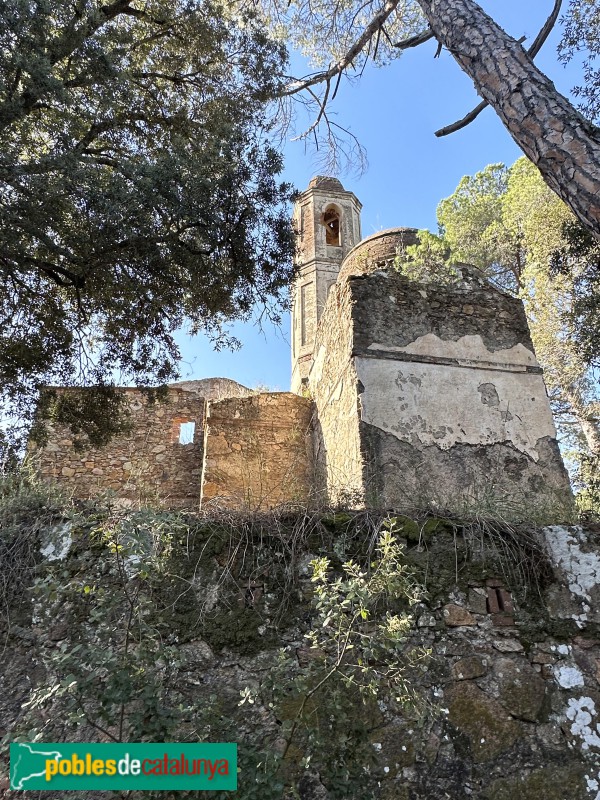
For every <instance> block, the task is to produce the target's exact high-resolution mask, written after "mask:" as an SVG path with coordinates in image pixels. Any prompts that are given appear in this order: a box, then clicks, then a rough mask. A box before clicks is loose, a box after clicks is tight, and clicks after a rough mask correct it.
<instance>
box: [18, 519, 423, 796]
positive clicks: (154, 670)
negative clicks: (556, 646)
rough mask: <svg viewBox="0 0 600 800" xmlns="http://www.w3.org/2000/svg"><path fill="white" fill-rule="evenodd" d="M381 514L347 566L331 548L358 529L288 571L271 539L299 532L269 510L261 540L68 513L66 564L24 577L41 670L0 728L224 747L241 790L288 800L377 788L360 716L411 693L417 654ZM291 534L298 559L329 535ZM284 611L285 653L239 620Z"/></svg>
mask: <svg viewBox="0 0 600 800" xmlns="http://www.w3.org/2000/svg"><path fill="white" fill-rule="evenodd" d="M340 518H341V515H339V514H338V515H331V518H330V520H329V521H328V524H329V523H331V525H333V526H334V528H336V530H337V531H338V533H340V531H339V530H338V528H339V527H340V525H341V526H342V528H349V526H350V523H351V522H352V518H351V517H350V516H348V521H346V522H343V524H342V523H341V522H340ZM325 521H327V520H325ZM381 522H382V520H380V521H379V524H378V525H375V523H374V521H373V520H371V519H370V518H369V520H368V523H369V525H373V526H374V527H373V528H369V535H372V534H373V531H378V533H377V538H376V540H375V542H376V543H375V542H373V541H371V542H370V543H369V540H368V539H367V540H366V541H365V539H364V537H363V538H362V542H361V546H360V548H359V549H361V552H362V556H360V557H359V556H358V555H357V557H356V558H355V559H352V558H348V556H347V551H348V550H351V549H352V547H354V546H356V545H358V540H357V539H355V537H356V532H354V533H353V532H351V531H350V530H348V531H347V533H346V535H345V534H344V533H341V534H340V536H339V537H338V540H337V545H336V547H335V548H333V547H331V543H329V544H327V545H326V546H325V542H324V540H323V545H324V548H323V549H324V551H327V552H331V553H332V554H333V553H334V552H336V551H337V555H332V560H331V561H330V560H328V559H327V558H326V557H324V556H317V557H316V558H314V559H313V561H312V564H311V567H310V570H309V574H307V575H306V577H305V578H303V579H302V580H300V579H299V578H298V577H296V578H295V579H293V578H291V577H290V574H289V569H290V563H289V562H287V561H286V557H284V556H283V553H284V552H288V553H289V551H284V540H287V541H286V542H285V543H286V545H287V547H288V548H289V547H290V546H292V545H291V539H292V538H293V537H294V536H296V537H299V536H301V534H300V533H299V531H298V528H296V527H295V526H296V525H297V521H292V520H288V522H287V523H285V521H282V520H279V521H278V522H276V521H275V519H273V520H272V525H274V527H273V528H272V530H271V533H269V532H268V530H267V526H266V519H262V520H259V521H255V523H254V524H255V525H256V528H254V529H253V528H252V524H251V522H249V520H248V518H246V524H247V525H248V526H249V528H248V529H247V530H246V531H245V532H244V531H242V532H241V534H240V535H239V537H238V538H237V539H236V538H235V535H234V534H233V532H232V531H234V530H236V529H235V528H233V527H232V528H229V529H228V528H227V526H226V525H225V524H224V521H223V520H215V519H213V520H207V519H202V518H199V517H198V516H197V515H187V516H186V515H182V514H165V513H155V512H152V511H144V512H124V511H116V510H115V509H108V510H107V509H98V508H95V509H94V508H91V509H88V511H87V512H86V513H81V514H78V515H75V516H74V517H73V518H72V519H71V522H70V529H69V536H70V542H71V544H70V552H69V554H68V557H64V558H56V559H55V560H53V561H49V562H47V563H46V564H44V566H43V569H42V570H41V571H39V573H38V574H37V576H36V577H35V578H34V579H33V581H32V590H31V596H32V608H33V623H34V629H35V630H36V631H37V648H36V650H37V652H36V659H37V662H38V664H39V665H41V666H43V669H44V671H45V678H44V679H42V680H40V681H39V683H38V685H37V687H36V688H34V689H33V690H32V692H31V694H30V696H29V698H28V700H27V702H26V704H25V707H24V709H23V714H22V717H21V719H20V720H19V722H18V724H17V726H16V728H15V729H14V730H12V731H11V734H10V739H11V740H15V739H16V738H19V739H21V740H27V741H77V740H87V741H94V740H95V741H123V742H128V741H129V742H131V741H138V742H139V741H237V742H238V743H239V745H240V748H239V761H240V768H241V773H240V776H241V778H240V788H239V790H238V796H239V797H240V798H242V799H243V800H253V799H254V798H256V800H258V799H259V798H260V799H261V800H270V799H271V798H272V800H276V798H277V799H279V798H283V797H289V798H292V797H296V792H297V791H298V787H300V786H305V787H306V785H312V784H311V782H312V783H314V784H315V785H317V786H318V785H320V784H321V781H323V783H325V784H326V785H327V788H328V791H329V792H330V796H331V797H332V798H338V797H339V798H342V797H347V790H348V785H349V782H350V783H351V784H352V786H353V790H352V797H353V798H361V799H362V798H365V800H367V798H373V797H375V796H376V785H377V769H378V768H377V764H376V752H375V751H374V749H373V745H372V741H373V730H374V727H376V725H374V723H373V719H374V712H375V711H377V709H378V704H380V703H386V704H390V703H391V704H392V705H394V706H396V707H400V706H402V705H404V704H406V703H409V702H410V703H412V702H413V701H415V700H416V694H415V693H414V691H413V690H412V689H411V684H410V679H409V673H410V670H411V669H415V668H416V669H418V668H419V665H420V662H421V659H422V658H424V654H423V653H421V652H417V651H412V650H409V649H408V647H407V645H406V641H407V634H408V632H409V629H410V609H411V606H412V605H413V604H414V603H415V602H416V601H417V600H418V598H419V597H420V593H421V590H420V588H419V586H418V585H417V583H416V581H415V579H414V578H413V576H412V575H411V573H410V571H409V570H408V568H407V567H406V566H405V565H404V564H403V558H402V552H403V551H402V546H401V545H400V544H399V542H397V541H396V539H395V537H394V523H393V521H392V522H390V523H388V527H387V528H386V529H384V530H382V529H381ZM278 525H279V526H280V527H279V529H278V528H277V526H278ZM286 526H287V527H286ZM316 529H318V532H317V533H316ZM257 530H260V533H259V534H258V535H257ZM303 530H304V533H303V534H302V535H303V536H304V541H303V544H302V543H300V542H299V541H295V542H294V544H293V548H297V549H299V550H304V552H306V549H307V546H308V544H309V542H310V543H311V544H312V545H313V546H317V545H318V541H319V537H326V536H327V535H328V531H327V527H326V526H325V525H323V524H320V523H318V521H317V519H316V518H314V517H306V518H305V527H304V529H303ZM363 533H364V531H363ZM253 549H254V551H255V552H252V550H253ZM278 559H279V561H280V563H279V565H278V566H276V567H274V566H273V562H274V561H275V562H277V560H278ZM267 572H268V576H267ZM261 574H262V575H264V576H265V577H264V578H263V580H264V582H265V592H266V598H267V599H266V600H264V602H263V603H262V606H261V609H260V610H259V609H258V608H257V606H256V598H257V597H258V589H256V588H253V589H252V591H251V592H250V594H249V589H248V588H244V585H243V581H244V580H246V579H245V578H244V576H247V580H246V582H247V584H248V586H251V587H256V583H257V576H259V575H261ZM248 576H249V577H248ZM267 584H269V585H268V586H267ZM240 590H242V593H241V594H240ZM252 592H254V594H252ZM282 592H283V593H284V594H287V595H288V597H287V601H284V599H283V598H282V597H280V596H279V595H280V594H281V593H282ZM299 593H300V594H302V596H303V598H304V599H303V600H299V598H298V594H299ZM294 596H295V598H296V599H295V600H294V599H293V598H294ZM210 597H212V598H213V599H212V600H210ZM261 602H262V601H261ZM269 603H270V604H271V606H270V607H269V605H268V604H269ZM182 607H185V615H184V617H183V618H182V616H181V609H182ZM283 607H285V608H287V609H288V611H287V614H286V616H287V618H286V619H285V620H282V621H281V624H280V626H279V631H280V633H281V632H283V631H284V630H285V629H286V628H291V629H292V631H293V632H292V634H291V637H292V638H293V640H294V641H298V640H299V641H301V642H302V645H301V647H300V648H298V647H297V646H296V645H295V644H294V643H293V642H292V644H290V645H288V646H286V647H284V648H281V649H276V647H274V646H273V644H270V642H271V639H269V636H268V634H267V633H266V632H264V631H263V633H260V632H256V631H255V630H254V629H253V626H255V625H256V621H261V620H262V622H263V624H264V623H265V620H266V619H267V617H266V615H267V614H269V615H271V616H272V617H273V618H274V617H275V616H276V615H277V611H278V610H279V609H280V608H283ZM269 608H270V609H271V610H269ZM238 618H239V619H240V620H242V622H243V625H242V629H241V630H240V626H238V624H237V620H238ZM182 619H183V622H182ZM227 626H229V627H227ZM258 627H259V629H261V630H262V627H263V625H259V626H258ZM253 630H254V633H253ZM242 634H243V636H242ZM252 635H255V636H257V637H258V644H257V645H254V643H253V642H250V639H249V637H251V636H252ZM298 637H299V639H298ZM288 638H289V637H288ZM283 640H284V641H285V636H284V637H283ZM208 642H211V643H212V645H209V644H208ZM216 648H218V649H220V650H222V651H223V653H222V657H223V659H224V660H225V661H227V660H228V657H227V653H230V656H229V658H231V657H232V656H233V657H234V661H235V662H236V663H237V664H238V666H237V667H236V670H235V671H234V672H233V673H232V672H231V671H228V670H227V669H225V668H221V667H219V666H218V665H217V662H216V661H215V657H214V655H213V653H214V651H215V649H216ZM203 658H206V661H205V662H203V661H202V659H203ZM238 662H239V663H238ZM238 668H239V670H242V673H241V674H240V675H239V677H238V678H236V673H237V671H238ZM248 676H250V677H251V678H252V681H251V683H250V684H249V683H248ZM240 682H241V683H240ZM249 710H250V712H251V713H250V714H249V713H248V712H249ZM303 791H304V790H303ZM374 792H375V793H374ZM134 796H135V795H131V797H134ZM143 796H144V798H149V797H151V795H149V794H148V793H144V795H143ZM190 796H191V795H190ZM208 796H209V794H207V797H208ZM49 797H50V795H49ZM158 797H160V800H166V796H165V794H164V793H158V794H157V798H158ZM177 797H178V798H180V800H184V798H185V797H186V795H185V794H182V793H178V794H177Z"/></svg>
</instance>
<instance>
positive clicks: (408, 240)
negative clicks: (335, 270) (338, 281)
mask: <svg viewBox="0 0 600 800" xmlns="http://www.w3.org/2000/svg"><path fill="white" fill-rule="evenodd" d="M418 242H419V239H418V237H417V229H416V228H388V229H387V230H384V231H378V232H377V233H374V234H372V235H371V236H367V238H366V239H363V240H362V241H361V242H359V243H358V244H357V245H355V247H353V248H352V250H350V252H349V253H348V255H347V256H346V258H345V259H344V261H343V263H342V268H341V269H340V274H339V277H340V278H346V277H348V276H349V275H366V274H368V273H370V272H377V270H380V269H386V268H387V267H389V266H390V265H391V264H392V263H393V261H394V259H395V258H396V256H397V255H398V253H399V252H400V251H401V250H402V249H403V248H404V247H408V246H409V245H412V244H418Z"/></svg>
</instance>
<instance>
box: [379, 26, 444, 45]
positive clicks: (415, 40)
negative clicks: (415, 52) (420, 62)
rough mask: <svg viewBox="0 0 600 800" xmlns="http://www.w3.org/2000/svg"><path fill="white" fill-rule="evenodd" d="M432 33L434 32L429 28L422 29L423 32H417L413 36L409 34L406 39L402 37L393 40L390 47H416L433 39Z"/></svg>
mask: <svg viewBox="0 0 600 800" xmlns="http://www.w3.org/2000/svg"><path fill="white" fill-rule="evenodd" d="M384 33H385V31H384ZM434 35H435V34H434V33H433V31H432V30H431V28H428V29H427V30H426V31H423V33H417V34H416V35H415V36H409V38H408V39H402V41H400V42H394V43H393V44H392V47H397V48H398V49H399V50H408V49H409V47H418V46H419V45H420V44H423V43H424V42H428V41H429V40H430V39H433V37H434Z"/></svg>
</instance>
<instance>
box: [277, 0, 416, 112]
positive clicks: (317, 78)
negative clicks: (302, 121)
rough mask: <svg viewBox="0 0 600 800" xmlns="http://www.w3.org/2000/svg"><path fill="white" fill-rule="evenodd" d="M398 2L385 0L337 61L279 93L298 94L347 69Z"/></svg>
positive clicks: (396, 0) (284, 95) (284, 94)
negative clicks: (360, 33)
mask: <svg viewBox="0 0 600 800" xmlns="http://www.w3.org/2000/svg"><path fill="white" fill-rule="evenodd" d="M399 2H400V0H387V2H386V4H385V5H384V7H383V8H382V9H381V11H379V12H378V13H377V14H376V15H375V16H374V17H373V19H372V20H371V22H370V23H369V24H368V25H367V27H366V28H365V29H364V31H363V33H362V35H361V36H359V38H358V39H357V40H356V41H355V42H354V44H353V45H352V47H351V48H350V49H349V50H348V51H347V53H345V54H344V56H343V57H342V58H340V60H339V61H337V62H336V63H335V64H332V66H331V67H329V69H327V70H324V71H323V72H317V73H315V74H314V75H311V76H309V77H306V78H302V79H300V80H297V81H294V83H292V84H290V85H288V86H287V87H286V88H285V90H284V91H283V92H282V93H281V96H282V97H286V96H290V95H293V94H298V92H302V91H304V90H305V89H308V88H309V87H310V86H315V85H316V84H317V83H324V82H328V81H330V80H331V79H332V78H334V77H335V76H336V75H338V74H339V73H341V72H343V71H344V70H345V69H347V67H349V66H350V65H351V64H352V62H353V61H354V59H355V58H356V57H357V55H358V54H359V53H360V52H361V51H362V50H363V49H364V47H365V46H366V45H367V44H368V43H369V42H370V41H371V39H372V38H373V36H375V35H376V34H377V33H378V31H379V30H380V29H381V27H382V25H383V24H384V23H385V21H386V20H387V19H388V18H389V17H390V16H391V14H393V12H394V11H395V10H396V7H397V5H398V3H399Z"/></svg>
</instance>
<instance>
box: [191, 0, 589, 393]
mask: <svg viewBox="0 0 600 800" xmlns="http://www.w3.org/2000/svg"><path fill="white" fill-rule="evenodd" d="M480 4H481V5H482V6H483V8H484V9H485V10H486V11H487V12H488V13H489V14H490V15H491V16H492V17H494V19H496V21H497V22H499V23H500V24H501V25H502V26H503V27H504V28H505V30H506V31H507V32H508V33H510V34H511V35H512V36H514V37H515V38H519V37H521V36H527V42H526V44H527V43H531V42H532V41H533V39H534V38H535V36H536V35H537V32H538V30H539V29H540V28H541V26H542V25H543V23H544V21H545V19H546V17H547V16H548V14H549V13H550V11H551V8H552V2H551V0H530V2H528V3H527V2H523V0H483V2H482V0H480ZM559 39H560V31H559V30H555V31H554V32H553V34H552V35H551V37H550V38H549V40H548V41H547V42H546V44H545V45H544V48H543V50H542V51H541V53H540V54H539V55H538V56H537V58H536V64H537V65H538V66H539V67H540V69H542V70H543V71H544V72H545V73H546V74H547V75H548V76H549V77H550V78H551V79H552V80H553V81H554V82H555V84H556V86H557V88H558V90H559V91H561V92H562V93H563V94H566V95H568V94H569V92H570V90H571V88H572V87H573V85H574V84H576V83H577V82H578V80H579V79H580V70H579V68H578V65H576V64H572V65H570V66H569V67H568V68H567V69H565V67H564V66H562V65H561V64H559V63H558V61H557V58H556V45H557V43H558V41H559ZM435 50H436V44H435V43H434V42H427V43H426V44H424V45H421V46H420V47H419V48H416V49H415V50H410V51H407V52H406V53H404V54H403V56H402V57H401V58H400V59H399V60H397V61H396V62H394V63H393V64H391V65H390V66H388V67H384V68H380V69H375V68H368V69H367V70H366V71H365V73H364V75H363V77H362V79H361V80H360V82H359V83H358V84H353V85H349V84H348V83H347V82H346V83H344V84H342V86H341V87H340V90H339V92H338V96H337V97H336V100H335V107H334V110H335V112H336V114H337V121H338V122H339V123H340V124H342V125H344V126H345V127H347V128H349V129H350V130H351V131H352V133H353V134H354V135H355V136H357V137H358V139H359V140H360V142H361V144H362V145H363V146H364V147H365V148H366V151H367V158H368V166H367V169H366V170H365V171H364V172H363V173H362V174H360V175H357V174H352V173H344V174H340V175H338V177H339V178H340V179H341V180H342V183H343V184H344V186H345V188H346V189H350V190H352V191H353V192H354V193H355V194H356V195H357V197H358V198H359V199H360V201H361V202H362V204H363V210H362V231H363V236H368V235H369V234H371V233H374V232H375V231H378V230H382V229H384V228H390V227H394V226H397V225H408V226H413V227H416V228H430V229H432V230H435V229H436V217H435V210H436V206H437V204H438V202H439V201H440V200H441V199H442V198H443V197H447V196H448V195H449V194H451V193H452V192H453V191H454V189H455V188H456V186H457V184H458V182H459V181H460V179H461V178H462V177H463V175H468V174H472V173H474V172H477V171H478V170H480V169H483V167H485V166H486V164H490V163H493V162H504V163H506V164H511V163H513V161H515V160H516V159H517V158H519V156H520V155H521V151H520V150H519V148H518V147H517V146H516V144H515V143H514V142H513V140H512V139H511V137H510V136H509V134H508V133H507V132H506V130H505V129H504V127H503V126H502V124H501V123H500V121H499V120H498V118H497V117H496V115H495V114H494V112H493V110H492V109H491V108H487V109H486V110H485V111H484V112H483V113H482V114H481V115H480V116H479V117H478V119H477V120H476V121H475V122H474V123H472V124H471V125H470V126H468V127H467V128H465V129H463V130H462V131H458V132H457V133H454V134H452V135H451V136H448V137H445V138H442V139H437V138H436V137H435V136H434V131H435V130H437V129H438V128H440V127H442V126H444V125H447V124H449V123H451V122H454V121H455V120H456V119H459V118H461V117H462V116H463V115H464V114H465V113H467V112H468V111H470V110H471V108H473V106H475V105H476V104H477V103H478V102H479V99H480V98H478V96H477V95H476V93H475V90H474V88H473V84H472V82H471V80H470V79H469V78H468V77H467V76H466V75H465V74H464V73H463V72H462V71H461V70H460V68H459V67H458V65H457V64H456V63H455V62H454V59H453V58H452V57H451V56H450V55H449V54H448V53H447V52H445V51H444V52H443V53H442V54H441V56H440V58H437V59H434V57H433V56H434V54H435ZM295 63H300V60H299V59H297V58H295V59H294V64H295ZM284 152H285V170H284V173H283V175H282V177H283V179H285V180H287V181H290V182H291V183H293V184H294V185H295V186H296V187H297V188H298V189H300V190H302V189H305V188H306V186H307V185H308V182H309V181H310V179H311V177H312V176H313V175H315V174H322V169H321V168H320V167H319V163H318V159H316V158H315V156H314V154H313V153H311V152H306V151H305V147H304V144H303V143H302V142H291V141H289V142H288V143H287V144H286V147H285V151H284ZM258 311H260V310H258ZM288 332H289V317H288V315H287V314H286V315H284V317H283V323H282V326H281V328H280V329H277V328H275V327H273V326H272V325H270V324H268V323H267V324H265V325H264V326H263V328H262V329H259V328H258V327H257V326H256V325H253V324H250V323H249V324H244V325H234V326H232V333H233V334H234V335H235V336H236V337H237V338H238V339H239V340H240V341H241V342H242V347H241V349H240V350H238V351H236V352H233V353H231V352H229V351H220V352H215V351H214V350H213V348H212V346H211V343H210V342H209V341H208V340H207V339H205V338H204V337H202V336H196V337H193V338H192V337H189V336H187V335H185V334H184V333H182V334H181V336H180V337H179V345H180V348H181V352H182V357H183V364H182V378H185V379H190V378H203V377H215V376H219V377H226V378H233V379H234V380H237V381H239V382H240V383H243V384H245V385H246V386H250V387H257V386H268V387H269V388H271V389H274V390H280V391H287V390H288V389H289V382H290V349H289V333H288Z"/></svg>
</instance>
